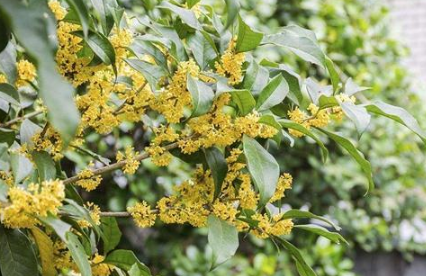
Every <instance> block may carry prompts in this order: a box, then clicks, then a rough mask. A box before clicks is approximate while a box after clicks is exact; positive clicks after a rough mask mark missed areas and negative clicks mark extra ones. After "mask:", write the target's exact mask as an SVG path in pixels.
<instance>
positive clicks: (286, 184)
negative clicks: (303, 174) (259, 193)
mask: <svg viewBox="0 0 426 276" xmlns="http://www.w3.org/2000/svg"><path fill="white" fill-rule="evenodd" d="M292 182H293V177H292V176H291V175H290V174H289V173H285V174H283V175H281V176H280V178H279V179H278V184H277V188H276V190H275V193H274V195H273V196H272V198H271V199H270V200H269V202H271V203H272V202H275V201H278V200H280V199H282V198H283V197H284V192H285V191H286V190H288V189H291V183H292Z"/></svg>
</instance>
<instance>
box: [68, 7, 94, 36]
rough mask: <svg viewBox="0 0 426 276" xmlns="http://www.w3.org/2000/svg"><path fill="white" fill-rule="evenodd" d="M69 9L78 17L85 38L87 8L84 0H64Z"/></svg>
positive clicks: (87, 32)
mask: <svg viewBox="0 0 426 276" xmlns="http://www.w3.org/2000/svg"><path fill="white" fill-rule="evenodd" d="M65 1H66V2H67V3H68V5H69V6H70V7H71V9H72V10H73V11H74V12H75V14H76V15H77V16H78V19H79V21H80V25H81V29H82V30H83V33H84V36H85V37H87V35H88V34H89V18H90V15H89V9H88V8H87V6H86V4H85V1H84V0H65Z"/></svg>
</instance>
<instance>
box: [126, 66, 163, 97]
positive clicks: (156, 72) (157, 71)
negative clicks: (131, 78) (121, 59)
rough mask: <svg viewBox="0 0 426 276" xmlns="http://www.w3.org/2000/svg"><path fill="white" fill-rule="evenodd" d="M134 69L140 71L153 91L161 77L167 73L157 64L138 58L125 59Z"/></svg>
mask: <svg viewBox="0 0 426 276" xmlns="http://www.w3.org/2000/svg"><path fill="white" fill-rule="evenodd" d="M125 61H126V62H127V64H129V65H130V66H131V67H132V68H133V69H135V70H136V71H138V72H140V73H141V74H142V75H143V76H144V78H145V79H146V80H147V81H148V83H149V84H150V85H151V88H152V90H153V91H155V90H156V87H157V84H158V82H159V81H160V79H161V78H162V77H163V76H165V75H166V73H165V72H164V71H163V69H162V68H161V67H159V66H157V65H154V64H151V63H149V62H146V61H143V60H138V59H125Z"/></svg>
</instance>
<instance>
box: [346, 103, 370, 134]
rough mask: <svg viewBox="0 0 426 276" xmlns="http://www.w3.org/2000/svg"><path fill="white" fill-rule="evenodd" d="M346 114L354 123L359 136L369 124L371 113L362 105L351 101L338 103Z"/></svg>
mask: <svg viewBox="0 0 426 276" xmlns="http://www.w3.org/2000/svg"><path fill="white" fill-rule="evenodd" d="M340 106H341V107H342V110H343V112H344V113H345V114H346V116H347V117H348V118H349V119H350V120H351V121H352V122H353V123H354V124H355V127H356V130H357V131H358V134H359V136H361V135H362V134H363V133H364V131H365V130H366V129H367V127H368V125H369V124H370V120H371V115H370V114H368V112H367V109H366V108H365V107H363V106H359V105H355V104H353V103H351V102H343V103H341V104H340Z"/></svg>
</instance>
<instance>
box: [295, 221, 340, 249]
mask: <svg viewBox="0 0 426 276" xmlns="http://www.w3.org/2000/svg"><path fill="white" fill-rule="evenodd" d="M294 228H297V229H301V230H305V231H309V232H312V233H315V234H317V235H320V236H323V237H325V238H327V239H329V240H330V241H332V242H335V243H338V244H340V242H344V243H346V244H348V242H347V241H346V240H345V238H343V237H342V236H341V235H340V234H339V233H336V232H331V231H329V230H327V228H324V227H322V226H319V225H315V224H305V225H295V226H294Z"/></svg>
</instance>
